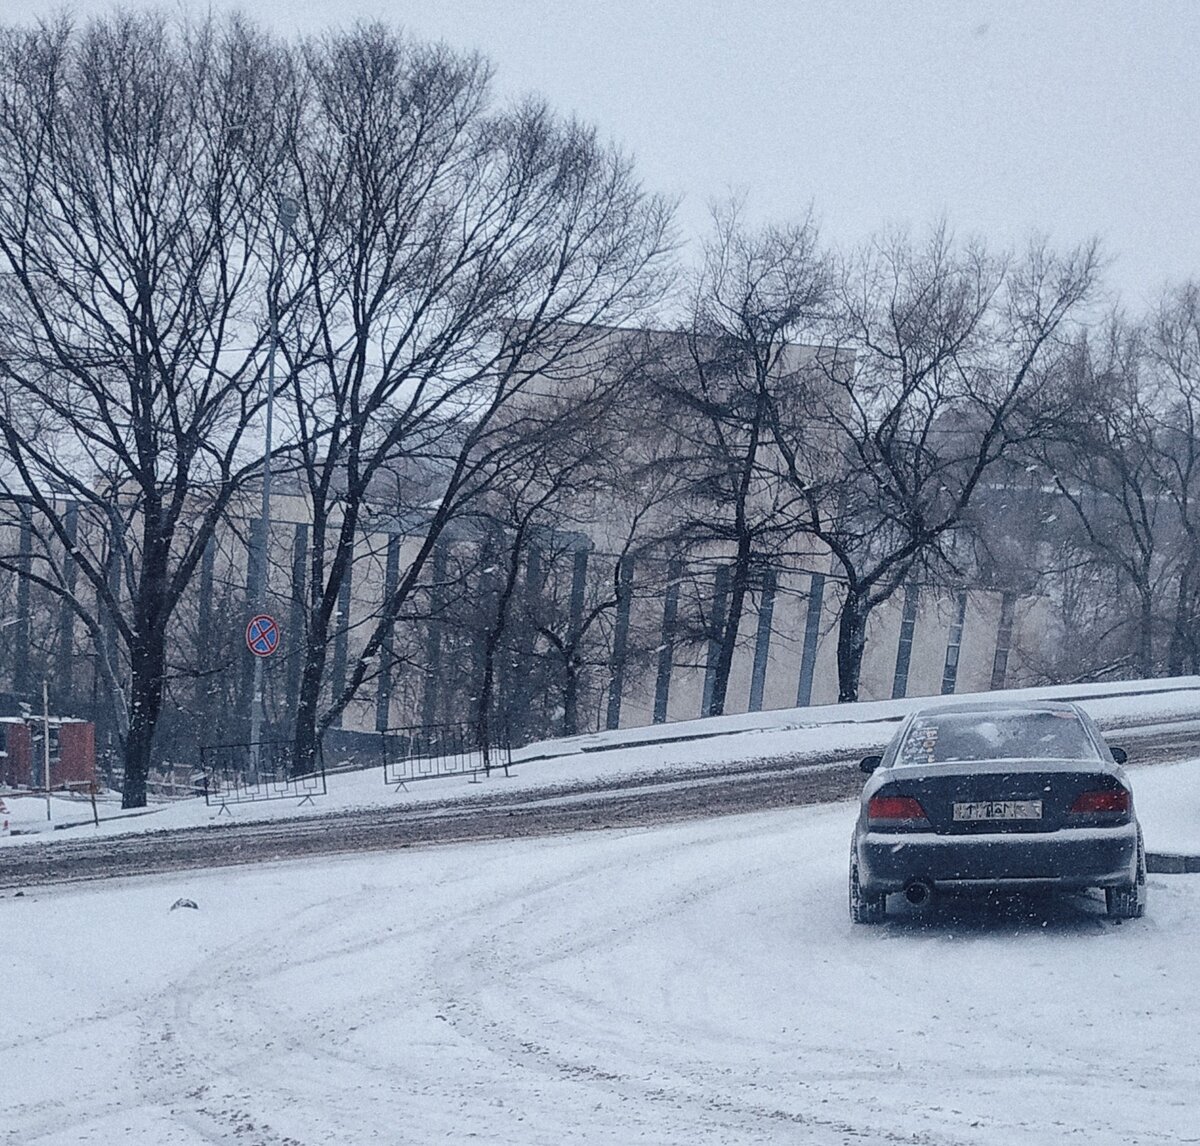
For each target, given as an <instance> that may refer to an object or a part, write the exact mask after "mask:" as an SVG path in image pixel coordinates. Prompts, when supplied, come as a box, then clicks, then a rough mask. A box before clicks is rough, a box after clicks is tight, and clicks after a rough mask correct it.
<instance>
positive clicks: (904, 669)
mask: <svg viewBox="0 0 1200 1146" xmlns="http://www.w3.org/2000/svg"><path fill="white" fill-rule="evenodd" d="M919 594H920V590H919V589H918V587H917V586H916V585H907V586H905V589H904V615H903V616H902V617H901V619H900V640H899V642H898V643H897V645H896V672H895V674H894V675H893V677H892V699H893V700H900V699H901V698H903V697H904V696H906V695H907V694H908V668H909V665H910V664H911V663H912V645H913V633H914V632H915V631H916V627H917V605H918V604H919V599H920V598H919Z"/></svg>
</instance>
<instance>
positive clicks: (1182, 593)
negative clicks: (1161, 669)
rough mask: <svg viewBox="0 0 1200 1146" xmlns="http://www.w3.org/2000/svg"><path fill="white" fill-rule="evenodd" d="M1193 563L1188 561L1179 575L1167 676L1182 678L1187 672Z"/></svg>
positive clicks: (1189, 646)
mask: <svg viewBox="0 0 1200 1146" xmlns="http://www.w3.org/2000/svg"><path fill="white" fill-rule="evenodd" d="M1194 574H1195V570H1194V562H1191V561H1189V562H1188V563H1187V565H1185V566H1184V568H1183V569H1182V570H1181V572H1180V574H1179V587H1178V590H1177V591H1176V594H1175V617H1174V619H1173V622H1172V625H1171V643H1170V646H1169V648H1168V650H1167V674H1168V675H1169V676H1182V675H1183V674H1184V673H1185V672H1187V666H1188V661H1189V659H1190V652H1191V649H1192V643H1193V635H1192V633H1193V625H1194V622H1193V614H1192V597H1193V591H1192V583H1193V580H1194Z"/></svg>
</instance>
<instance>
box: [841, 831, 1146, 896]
mask: <svg viewBox="0 0 1200 1146" xmlns="http://www.w3.org/2000/svg"><path fill="white" fill-rule="evenodd" d="M1137 837H1138V828H1137V824H1136V823H1130V824H1123V825H1121V826H1119V827H1111V828H1063V829H1060V830H1059V831H1056V832H1045V833H1040V832H1020V833H1017V832H988V833H980V834H976V835H969V836H967V835H962V836H944V835H938V834H936V833H933V832H867V833H866V834H865V835H862V836H860V837H859V839H858V843H857V853H858V878H859V883H860V884H861V886H862V888H863V890H864V891H867V892H871V893H879V892H892V891H900V890H901V889H903V888H904V887H906V886H907V885H908V884H909V883H911V882H912V881H913V880H924V881H926V882H928V883H932V884H934V885H935V886H938V885H941V886H945V887H960V888H970V887H980V888H982V887H988V888H991V887H996V888H1002V887H1013V888H1021V887H1035V886H1048V887H1060V888H1064V889H1070V888H1084V887H1123V886H1127V885H1129V884H1131V883H1132V882H1133V881H1134V880H1135V878H1136V875H1137Z"/></svg>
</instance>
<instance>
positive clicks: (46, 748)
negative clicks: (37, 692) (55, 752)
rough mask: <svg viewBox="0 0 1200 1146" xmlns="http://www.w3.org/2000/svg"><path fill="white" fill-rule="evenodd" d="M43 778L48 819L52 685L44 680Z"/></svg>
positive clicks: (47, 816) (48, 817) (49, 817)
mask: <svg viewBox="0 0 1200 1146" xmlns="http://www.w3.org/2000/svg"><path fill="white" fill-rule="evenodd" d="M42 769H43V771H42V780H43V782H44V783H45V785H46V819H47V820H49V819H51V818H52V817H51V815H50V686H49V684H48V683H47V682H46V681H45V680H43V681H42Z"/></svg>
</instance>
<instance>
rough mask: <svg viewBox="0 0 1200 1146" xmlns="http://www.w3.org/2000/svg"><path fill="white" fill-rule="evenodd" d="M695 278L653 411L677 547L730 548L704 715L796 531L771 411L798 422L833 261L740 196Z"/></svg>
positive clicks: (802, 230) (713, 707)
mask: <svg viewBox="0 0 1200 1146" xmlns="http://www.w3.org/2000/svg"><path fill="white" fill-rule="evenodd" d="M713 223H714V227H713V235H712V237H711V239H710V240H709V242H708V243H707V244H706V246H705V251H704V262H703V265H702V267H701V269H700V271H699V273H698V275H697V278H696V281H695V283H694V285H693V289H692V293H691V298H690V315H689V321H688V325H687V327H686V329H685V330H684V331H683V350H682V352H680V349H679V348H678V347H677V345H676V344H674V343H672V342H669V341H667V342H664V344H663V361H662V364H661V368H660V370H659V371H658V373H657V378H656V383H657V385H656V390H657V394H656V398H657V401H656V403H655V407H656V413H657V417H658V418H659V420H660V423H661V425H662V427H663V431H664V433H665V434H667V435H669V437H670V439H671V441H672V442H673V443H674V446H675V448H674V449H673V450H672V451H671V456H670V458H669V460H668V461H667V463H666V464H667V465H668V466H670V467H671V469H672V470H673V471H674V472H675V473H676V474H677V475H678V477H679V483H680V491H679V497H678V502H679V512H678V519H677V522H676V525H675V538H676V541H677V545H678V547H679V549H680V551H681V552H683V551H696V550H700V551H707V552H708V553H709V554H710V555H711V556H715V557H717V558H724V557H726V556H727V555H729V554H730V553H732V559H731V561H730V567H729V568H730V573H729V581H728V597H727V604H726V607H725V609H724V610H723V612H722V613H721V615H719V616H716V617H714V618H713V624H714V626H715V631H714V639H715V644H716V647H717V648H718V649H719V652H718V657H717V665H716V672H715V675H714V678H713V687H712V692H711V697H710V700H709V703H708V707H707V711H706V715H710V716H719V715H720V714H721V713H723V712H724V710H725V699H726V693H727V691H728V687H729V675H730V670H731V667H732V664H733V656H734V651H735V649H736V647H737V640H738V630H739V626H740V623H741V617H742V613H743V610H744V607H745V602H746V598H747V595H748V594H749V593H750V591H751V589H752V587H753V585H754V584H755V580H756V577H757V576H758V575H759V574H760V573H761V569H762V567H763V566H765V565H769V564H771V563H772V561H773V560H774V558H775V557H776V556H777V555H778V554H779V553H780V552H781V551H782V550H784V549H785V548H786V547H787V546H788V545H790V543H791V541H792V539H793V537H794V535H795V524H794V515H793V513H792V508H793V503H794V493H793V492H792V491H791V490H790V489H789V488H788V487H787V486H786V484H785V483H783V482H782V481H781V480H780V467H779V466H778V465H777V464H776V461H775V457H776V455H775V452H774V445H773V442H772V440H771V431H772V422H771V419H772V415H773V414H774V415H775V416H776V417H779V418H783V417H787V418H788V420H789V421H790V422H792V423H793V424H795V422H796V421H797V420H798V419H797V411H798V410H800V409H801V408H802V407H803V406H804V405H805V401H806V391H807V388H808V386H809V383H810V374H809V372H808V371H807V369H806V368H805V367H806V364H805V362H804V351H803V348H802V347H800V346H798V345H797V344H798V343H800V342H802V341H803V340H804V339H808V338H812V337H813V332H814V330H815V328H816V326H817V324H818V322H819V320H820V319H821V318H822V315H823V311H824V308H825V306H826V304H827V301H828V292H829V285H830V283H829V272H828V267H827V265H826V262H825V260H824V259H823V257H822V255H821V253H820V251H819V249H818V238H817V232H816V228H815V226H814V225H813V223H812V221H811V220H807V219H806V220H805V221H803V222H802V223H799V224H795V225H789V226H765V227H761V228H753V227H751V226H749V225H748V224H747V223H746V222H745V220H744V217H743V209H742V205H741V204H740V203H739V202H736V201H734V202H730V203H728V204H725V205H723V206H720V207H718V208H716V209H715V210H714V212H713Z"/></svg>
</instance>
